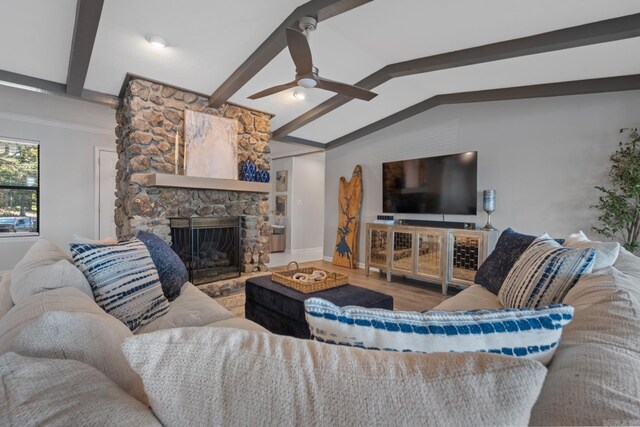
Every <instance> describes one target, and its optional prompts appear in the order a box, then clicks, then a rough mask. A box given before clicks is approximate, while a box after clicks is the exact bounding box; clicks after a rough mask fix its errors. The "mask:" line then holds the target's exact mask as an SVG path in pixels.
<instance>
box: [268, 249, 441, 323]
mask: <svg viewBox="0 0 640 427" xmlns="http://www.w3.org/2000/svg"><path fill="white" fill-rule="evenodd" d="M300 267H318V268H322V269H325V270H330V271H335V272H339V273H343V274H346V275H347V276H349V284H351V285H356V286H362V287H363V288H368V289H372V290H374V291H378V292H382V293H385V294H387V295H391V296H392V297H393V307H394V308H395V309H396V310H410V311H425V310H430V309H432V308H433V307H435V306H436V305H438V304H440V303H441V302H442V301H444V300H445V299H447V298H449V296H444V295H442V292H441V289H440V286H437V285H433V284H428V283H420V284H418V283H411V282H407V281H399V280H397V279H396V278H395V277H394V281H392V282H387V279H386V276H384V275H380V274H379V273H378V272H377V271H371V273H370V274H369V277H367V276H366V275H365V272H364V269H362V268H359V269H350V268H344V267H338V266H335V265H333V264H331V263H330V262H328V261H310V262H304V263H300ZM284 269H286V266H282V267H272V268H270V270H271V271H278V270H284Z"/></svg>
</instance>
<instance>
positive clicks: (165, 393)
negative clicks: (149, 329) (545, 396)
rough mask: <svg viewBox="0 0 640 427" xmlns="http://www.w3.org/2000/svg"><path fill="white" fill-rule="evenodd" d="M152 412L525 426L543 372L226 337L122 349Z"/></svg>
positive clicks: (178, 419)
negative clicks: (137, 377)
mask: <svg viewBox="0 0 640 427" xmlns="http://www.w3.org/2000/svg"><path fill="white" fill-rule="evenodd" d="M122 347H123V351H124V354H125V357H126V358H127V360H129V363H130V364H131V366H132V367H133V369H134V370H136V371H137V372H138V373H139V374H140V376H141V377H142V382H143V383H144V386H145V390H146V392H147V394H148V396H149V401H150V403H151V407H152V409H153V411H154V413H155V414H156V416H157V417H158V418H159V419H160V421H161V422H162V423H163V424H164V425H167V426H184V425H201V426H204V425H210V426H217V425H248V426H253V425H266V426H299V425H326V426H329V425H344V426H348V425H425V424H429V425H474V426H481V425H526V424H527V423H528V420H529V414H530V410H531V407H532V406H533V404H534V403H535V401H536V398H537V397H538V393H539V390H540V388H541V386H542V383H543V380H544V377H545V373H546V369H545V367H544V366H543V365H542V364H540V363H538V362H535V361H532V360H525V359H517V358H514V357H503V356H496V355H491V354H465V353H446V354H430V355H422V354H416V353H404V354H403V353H389V352H378V351H366V350H361V349H354V348H348V347H340V346H331V345H327V344H323V343H318V342H315V341H308V340H300V339H296V338H291V337H285V336H278V335H271V334H266V333H260V332H249V331H242V330H236V329H226V328H181V329H170V330H166V331H160V332H155V333H152V334H143V335H137V336H134V337H132V338H129V339H128V340H127V341H125V343H124V344H123V346H122Z"/></svg>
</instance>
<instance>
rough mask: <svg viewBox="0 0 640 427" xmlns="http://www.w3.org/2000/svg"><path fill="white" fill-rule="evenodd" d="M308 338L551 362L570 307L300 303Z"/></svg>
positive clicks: (315, 300) (388, 348) (374, 347)
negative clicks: (397, 306)
mask: <svg viewBox="0 0 640 427" xmlns="http://www.w3.org/2000/svg"><path fill="white" fill-rule="evenodd" d="M304 308H305V317H306V319H307V323H308V324H309V330H310V331H311V336H313V337H314V338H315V339H316V340H317V341H322V342H326V343H329V344H339V345H346V346H350V347H360V348H366V349H369V350H384V351H399V352H419V353H437V352H458V353H460V352H481V353H493V354H502V355H505V356H516V357H522V358H528V359H533V360H537V361H539V362H542V363H544V364H547V363H549V362H550V361H551V358H552V357H553V353H554V352H555V351H556V348H557V346H558V342H559V341H560V334H561V333H562V327H563V326H565V325H566V324H567V323H569V322H570V321H571V318H572V317H573V307H569V306H568V305H555V306H549V307H540V308H530V309H505V308H502V309H496V310H470V311H427V312H425V313H417V312H412V311H391V310H381V309H377V308H364V307H355V306H348V307H343V308H341V307H338V306H337V305H335V304H333V303H331V302H329V301H327V300H324V299H322V298H309V299H307V300H306V301H305V302H304Z"/></svg>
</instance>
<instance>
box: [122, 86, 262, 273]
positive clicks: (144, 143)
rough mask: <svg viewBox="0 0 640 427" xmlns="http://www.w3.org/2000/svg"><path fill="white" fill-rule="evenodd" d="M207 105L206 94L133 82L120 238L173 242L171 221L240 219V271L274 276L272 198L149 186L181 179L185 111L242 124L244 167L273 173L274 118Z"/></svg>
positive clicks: (126, 109)
mask: <svg viewBox="0 0 640 427" xmlns="http://www.w3.org/2000/svg"><path fill="white" fill-rule="evenodd" d="M207 101H208V98H207V97H206V96H204V95H201V94H195V93H190V92H186V91H183V90H179V89H177V88H173V87H171V86H167V85H162V84H159V83H155V82H150V81H146V80H143V79H140V78H132V79H131V80H130V81H129V83H128V86H127V88H126V92H125V96H124V98H123V102H122V105H121V106H120V107H119V108H118V109H117V111H116V122H117V127H116V136H117V141H116V143H117V150H118V163H117V166H116V169H117V175H116V189H117V191H116V213H115V221H116V228H117V234H118V238H130V237H132V236H134V235H135V234H136V233H137V232H138V231H149V232H152V233H154V234H156V235H157V236H159V237H161V238H162V239H163V240H165V241H166V242H168V243H172V239H171V227H170V218H192V217H212V218H229V217H238V218H239V224H240V253H239V264H240V270H241V271H242V272H246V273H249V272H255V271H266V270H267V267H266V265H265V264H266V263H267V262H269V238H270V234H271V226H270V224H269V202H268V194H267V193H252V192H243V191H227V190H215V189H198V188H171V187H159V186H151V185H148V180H147V179H146V177H147V176H148V175H149V174H153V173H158V174H160V173H164V174H174V173H175V170H176V169H175V168H176V165H175V144H174V140H175V135H176V132H177V133H178V135H179V136H180V141H181V142H182V141H184V140H183V130H184V129H183V127H184V122H183V119H184V110H185V108H186V109H190V110H193V111H199V112H204V113H207V114H213V115H218V116H222V117H227V118H232V119H236V121H237V132H238V162H239V163H240V164H241V163H242V162H244V161H246V160H247V159H251V160H252V161H253V162H254V163H255V164H256V165H258V166H261V167H263V168H264V169H266V170H269V169H270V150H269V139H270V123H269V119H270V118H271V115H269V114H267V113H263V112H260V111H254V110H249V109H246V108H243V107H240V106H236V105H232V104H224V105H222V106H221V107H220V108H217V109H215V108H209V107H208V106H207ZM183 147H184V146H183V144H182V143H181V144H179V153H178V159H179V160H178V162H181V161H182V159H183V155H184V153H183V151H184V148H183ZM179 171H180V172H181V171H182V169H181V168H180V169H179ZM238 174H239V175H240V168H238Z"/></svg>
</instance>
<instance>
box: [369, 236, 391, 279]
mask: <svg viewBox="0 0 640 427" xmlns="http://www.w3.org/2000/svg"><path fill="white" fill-rule="evenodd" d="M390 233H391V231H390V228H389V226H388V225H382V224H367V254H366V259H365V270H366V274H367V276H368V275H369V267H376V268H378V269H380V270H383V271H386V272H387V274H389V235H390ZM389 279H390V277H389Z"/></svg>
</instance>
